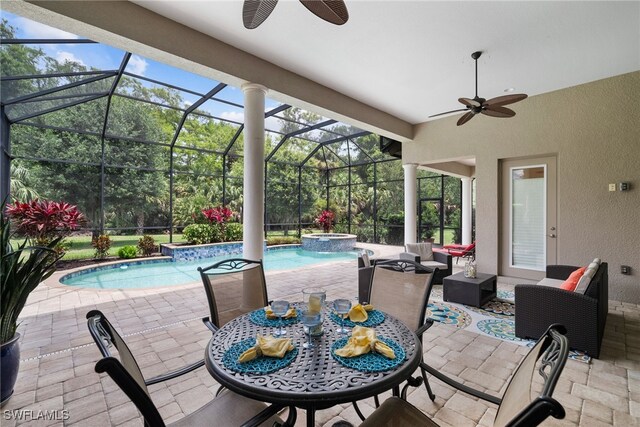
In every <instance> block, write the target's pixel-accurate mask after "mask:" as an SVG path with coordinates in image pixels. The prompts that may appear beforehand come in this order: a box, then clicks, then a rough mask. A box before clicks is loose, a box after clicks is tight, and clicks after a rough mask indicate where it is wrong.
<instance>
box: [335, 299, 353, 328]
mask: <svg viewBox="0 0 640 427" xmlns="http://www.w3.org/2000/svg"><path fill="white" fill-rule="evenodd" d="M333 309H334V310H335V311H336V313H338V317H340V327H339V328H338V329H337V330H336V332H338V333H339V334H346V333H349V329H347V328H345V327H344V316H345V315H346V314H349V310H351V301H349V300H348V299H337V300H335V301H334V302H333Z"/></svg>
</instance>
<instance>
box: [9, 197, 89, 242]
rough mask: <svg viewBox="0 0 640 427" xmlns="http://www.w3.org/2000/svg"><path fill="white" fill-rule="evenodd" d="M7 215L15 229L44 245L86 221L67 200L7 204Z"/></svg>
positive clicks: (65, 234) (63, 235) (66, 234)
mask: <svg viewBox="0 0 640 427" xmlns="http://www.w3.org/2000/svg"><path fill="white" fill-rule="evenodd" d="M6 212H7V215H8V216H9V217H10V218H11V219H12V221H13V223H14V225H15V227H16V231H17V232H18V233H20V234H23V235H25V236H26V237H28V238H30V239H31V240H32V241H33V242H34V243H35V244H37V245H41V246H46V245H48V244H49V243H50V242H51V241H52V240H54V239H55V238H57V237H65V236H68V235H69V234H70V233H71V232H72V231H73V230H75V229H77V228H78V227H80V226H81V225H82V224H84V223H85V222H86V220H85V217H84V215H82V213H80V211H79V210H78V208H77V207H76V206H74V205H71V204H69V203H67V202H54V201H51V200H38V199H35V200H32V201H30V202H27V203H21V202H16V203H14V204H12V205H7V210H6Z"/></svg>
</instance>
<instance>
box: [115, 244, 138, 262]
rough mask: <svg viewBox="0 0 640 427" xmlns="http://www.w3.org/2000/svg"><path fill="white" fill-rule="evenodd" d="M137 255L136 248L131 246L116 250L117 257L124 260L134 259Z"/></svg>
mask: <svg viewBox="0 0 640 427" xmlns="http://www.w3.org/2000/svg"><path fill="white" fill-rule="evenodd" d="M137 255H138V248H136V247H135V246H133V245H127V246H123V247H121V248H120V249H118V257H120V258H124V259H131V258H135V257H136V256H137Z"/></svg>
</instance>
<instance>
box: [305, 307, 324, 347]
mask: <svg viewBox="0 0 640 427" xmlns="http://www.w3.org/2000/svg"><path fill="white" fill-rule="evenodd" d="M321 322H322V318H321V317H320V313H318V312H316V311H308V310H307V311H304V312H303V313H302V324H303V325H304V326H305V327H306V328H307V336H308V337H309V339H308V341H307V342H306V343H304V344H302V347H304V348H307V349H309V348H313V347H315V345H314V344H313V343H312V342H311V331H312V330H313V329H314V328H315V327H317V326H318V325H320V323H321Z"/></svg>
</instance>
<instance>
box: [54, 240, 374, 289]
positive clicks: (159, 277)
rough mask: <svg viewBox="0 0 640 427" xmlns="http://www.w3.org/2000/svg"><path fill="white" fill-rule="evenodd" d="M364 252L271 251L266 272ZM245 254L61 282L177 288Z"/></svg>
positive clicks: (111, 270)
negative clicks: (200, 269)
mask: <svg viewBox="0 0 640 427" xmlns="http://www.w3.org/2000/svg"><path fill="white" fill-rule="evenodd" d="M360 252H361V251H359V250H354V251H350V252H331V253H327V252H312V251H306V250H304V249H300V248H285V249H278V250H267V251H266V252H265V254H264V269H265V270H268V271H274V270H290V269H293V268H298V267H304V266H306V265H317V264H323V263H328V262H333V261H348V260H356V258H357V256H358V254H359V253H360ZM238 257H241V255H237V254H236V255H225V256H220V257H215V258H203V259H198V260H194V261H177V262H173V261H171V260H149V261H143V262H141V263H140V262H138V263H123V264H113V265H109V266H103V267H94V268H90V269H87V270H85V271H78V272H75V273H71V274H68V275H66V276H63V277H62V278H61V279H60V282H61V283H63V284H65V285H69V286H77V287H82V288H94V289H143V288H157V287H162V286H175V285H182V284H186V283H192V282H195V281H200V273H198V271H197V268H198V267H206V266H209V265H211V264H213V263H215V262H217V261H221V260H223V259H228V258H238Z"/></svg>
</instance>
